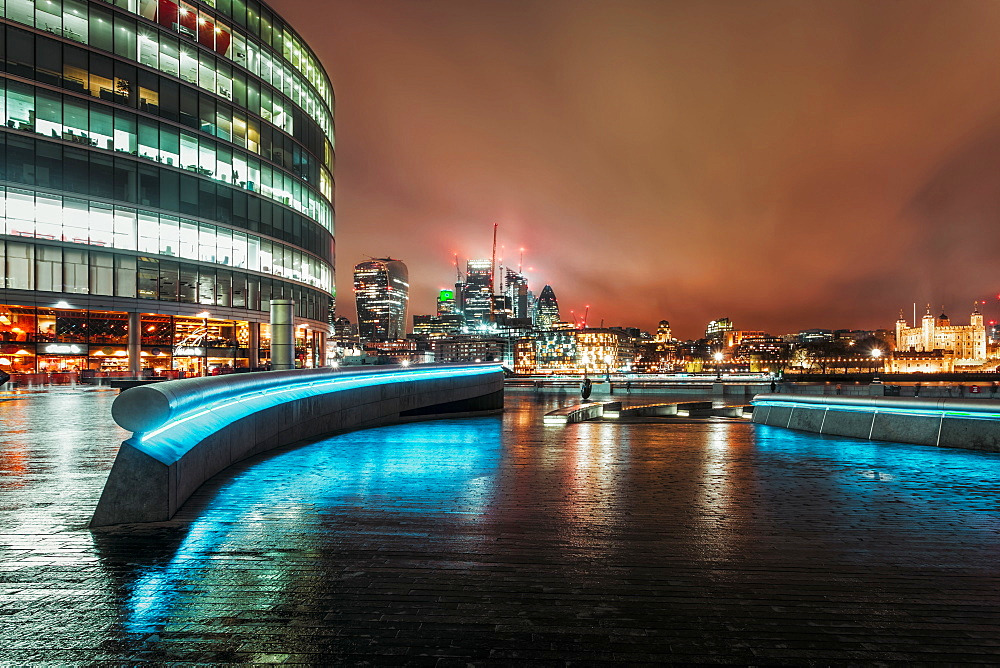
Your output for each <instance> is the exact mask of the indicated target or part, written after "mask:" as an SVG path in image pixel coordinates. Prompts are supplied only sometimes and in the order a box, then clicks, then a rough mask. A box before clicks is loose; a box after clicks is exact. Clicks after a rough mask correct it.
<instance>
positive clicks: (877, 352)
mask: <svg viewBox="0 0 1000 668" xmlns="http://www.w3.org/2000/svg"><path fill="white" fill-rule="evenodd" d="M880 359H882V349H881V348H872V362H873V367H872V370H873V372H874V373H875V378H874V379H873V380H878V361H879V360H880Z"/></svg>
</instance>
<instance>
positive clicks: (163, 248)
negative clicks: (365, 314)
mask: <svg viewBox="0 0 1000 668" xmlns="http://www.w3.org/2000/svg"><path fill="white" fill-rule="evenodd" d="M0 12H2V15H3V16H2V24H0V55H2V58H3V64H2V69H3V71H2V72H0V154H2V156H3V159H2V161H0V263H2V266H3V269H4V282H3V284H0V369H3V370H6V371H9V372H13V373H37V372H43V371H49V372H52V371H60V370H67V371H68V370H85V369H87V370H90V371H122V372H127V371H131V372H137V371H138V370H139V369H140V368H157V369H163V370H166V369H172V370H175V371H186V372H188V373H190V374H199V373H206V372H208V370H209V369H212V368H215V367H223V368H225V367H241V366H256V365H257V364H258V363H261V362H263V361H264V360H265V359H266V357H267V351H268V341H269V338H268V327H267V325H266V323H267V322H268V319H269V316H268V311H269V304H270V300H272V299H294V300H295V303H296V306H295V309H296V324H297V329H296V337H297V348H298V357H299V361H300V364H301V365H302V366H313V365H316V364H319V363H321V362H320V360H321V359H322V357H321V355H322V351H323V348H324V342H325V337H326V334H327V333H328V331H329V324H328V314H329V311H330V303H331V299H332V298H333V294H334V283H333V281H334V277H333V267H334V210H333V176H332V174H333V163H334V134H333V128H334V125H333V108H334V98H333V89H332V87H331V85H330V81H329V79H328V78H327V76H326V73H325V72H324V70H323V68H322V67H321V66H320V64H319V61H318V59H317V58H316V56H315V55H314V54H313V53H312V52H311V51H310V50H309V48H308V46H306V44H305V43H304V42H303V40H302V39H301V38H300V37H299V36H298V35H297V34H296V33H295V32H294V31H293V30H292V29H291V28H290V27H289V26H288V25H287V24H286V23H285V22H284V21H283V20H282V19H281V17H279V16H278V15H277V14H275V13H274V12H273V11H272V10H271V9H270V8H269V7H267V6H266V5H264V4H263V3H261V2H258V1H256V0H203V1H201V2H176V1H174V0H116V1H115V2H101V1H91V2H85V1H83V0H36V1H31V0H6V2H0Z"/></svg>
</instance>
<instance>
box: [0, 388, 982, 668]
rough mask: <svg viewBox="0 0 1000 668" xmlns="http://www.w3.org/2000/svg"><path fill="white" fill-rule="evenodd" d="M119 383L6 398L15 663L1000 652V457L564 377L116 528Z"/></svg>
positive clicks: (0, 636) (283, 456) (1, 566)
mask: <svg viewBox="0 0 1000 668" xmlns="http://www.w3.org/2000/svg"><path fill="white" fill-rule="evenodd" d="M114 396H115V395H114V393H113V392H108V391H103V390H87V389H79V390H76V389H74V390H70V389H67V390H57V391H53V392H49V393H41V394H34V395H31V396H30V397H28V398H18V399H17V400H13V401H6V402H0V416H2V418H3V426H4V430H3V434H2V436H0V571H2V576H3V579H2V580H0V615H2V618H3V620H4V624H3V625H2V627H0V660H3V661H5V662H16V663H36V662H42V661H47V662H54V663H61V662H90V661H109V662H120V663H139V662H166V661H194V662H309V663H357V662H366V661H367V662H372V663H377V664H385V663H418V664H426V663H435V662H436V663H441V664H443V665H447V664H451V663H466V662H469V661H471V662H489V661H505V662H508V663H525V662H530V661H544V662H553V663H562V662H567V661H583V662H596V661H622V662H684V663H692V662H713V663H714V662H735V663H756V664H759V663H767V664H795V665H801V664H804V663H820V664H826V663H891V662H896V661H899V662H933V663H943V662H961V661H965V662H981V663H994V664H995V663H996V662H997V661H998V659H1000V640H998V639H1000V593H998V592H1000V590H998V588H997V584H998V575H1000V566H998V565H997V560H996V555H997V553H998V549H1000V509H998V507H997V498H998V495H997V492H998V491H1000V466H998V463H1000V460H998V459H997V457H996V455H990V454H987V453H980V452H975V451H965V450H947V449H935V448H927V447H921V446H911V445H898V444H889V443H870V442H866V441H854V440H849V439H837V438H826V437H818V436H816V435H814V434H805V433H798V432H792V431H787V430H781V429H776V428H770V427H765V426H760V425H752V424H748V423H736V422H731V421H724V420H718V419H716V420H707V421H705V422H702V423H699V424H676V425H659V424H653V425H647V424H634V425H616V424H613V423H582V424H576V425H569V426H543V424H542V420H541V417H542V415H543V414H544V413H545V412H546V411H548V410H551V409H552V408H554V407H556V405H557V404H556V402H557V401H558V399H557V398H556V397H555V395H546V396H543V397H535V396H532V395H531V394H530V393H520V394H517V393H510V394H509V395H508V399H507V403H508V412H507V413H506V414H505V415H504V416H503V417H502V418H500V417H497V418H476V419H467V420H444V421H438V422H426V423H417V424H408V425H402V426H393V427H385V428H381V429H374V430H369V431H361V432H355V433H350V434H343V435H339V436H336V437H332V438H329V439H327V440H324V441H322V442H318V443H314V444H311V445H307V446H304V447H301V448H297V449H289V450H286V451H283V452H281V453H279V454H276V455H274V456H272V457H270V458H267V459H264V460H261V461H257V462H253V463H252V464H248V465H245V466H242V467H240V468H239V469H238V470H236V471H233V472H231V473H230V474H228V475H226V476H224V477H220V478H219V479H217V480H215V481H213V482H212V483H210V484H209V485H208V486H206V488H204V489H203V490H201V491H200V492H199V493H198V494H197V495H196V497H194V498H193V499H192V501H191V503H189V504H188V505H187V506H186V507H185V508H184V509H182V511H181V513H180V514H179V515H178V517H177V518H175V519H174V520H173V521H171V522H169V523H164V524H157V525H147V526H141V527H131V528H127V529H119V530H102V531H99V532H94V533H91V532H90V531H89V530H87V529H86V522H87V520H88V519H89V515H90V513H91V512H92V511H93V508H94V505H95V504H96V502H97V497H98V496H99V494H100V490H101V487H102V485H103V482H104V479H105V477H106V475H107V470H108V469H109V468H110V464H111V462H112V460H113V457H114V452H115V449H116V448H117V443H118V441H119V440H120V439H121V438H122V437H123V435H124V434H123V433H122V432H121V431H120V430H119V429H118V428H117V427H115V426H114V425H113V424H112V423H110V420H109V419H108V418H107V416H108V415H109V413H110V403H111V401H112V400H113V398H114ZM0 398H3V397H0ZM567 400H568V401H572V400H574V398H573V397H568V398H564V399H563V401H564V402H566V401H567ZM677 400H679V399H676V398H667V399H664V401H677ZM642 401H643V402H644V403H649V397H643V398H642ZM636 403H638V401H636ZM136 493H137V494H141V493H142V491H141V490H137V491H136Z"/></svg>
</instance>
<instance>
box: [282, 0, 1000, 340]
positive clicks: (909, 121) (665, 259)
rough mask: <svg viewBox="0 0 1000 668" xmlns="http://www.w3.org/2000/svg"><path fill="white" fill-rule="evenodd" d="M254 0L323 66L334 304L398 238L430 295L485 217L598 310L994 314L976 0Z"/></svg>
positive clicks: (986, 23)
mask: <svg viewBox="0 0 1000 668" xmlns="http://www.w3.org/2000/svg"><path fill="white" fill-rule="evenodd" d="M274 5H275V7H276V8H277V9H278V10H279V11H280V12H281V13H282V14H283V15H284V16H285V17H286V18H288V19H289V21H290V22H291V23H292V25H293V26H294V27H295V28H296V29H297V30H298V31H299V32H300V33H301V34H302V35H303V36H304V38H305V39H306V41H307V42H309V43H310V44H311V45H312V46H313V48H314V49H315V50H316V51H317V53H318V55H319V56H320V58H321V59H322V61H323V63H324V65H325V67H326V69H327V70H328V72H329V74H330V76H331V78H332V80H333V83H334V86H335V88H336V92H337V98H338V109H337V130H338V142H337V152H338V156H337V158H338V159H337V173H336V179H337V181H338V195H337V213H338V223H339V225H338V229H337V239H338V246H339V250H340V257H339V267H338V272H337V275H338V279H339V280H338V284H339V286H340V289H339V299H338V310H339V312H341V313H344V314H346V315H348V317H351V319H352V320H353V319H354V313H353V302H354V299H353V294H352V291H351V287H350V286H351V280H350V278H351V269H352V268H353V266H354V264H356V263H357V262H359V261H361V260H363V259H364V258H365V257H368V256H386V255H391V256H393V257H398V258H400V259H402V260H403V261H404V262H405V263H406V264H407V266H408V267H409V270H410V276H411V309H410V313H411V314H415V313H432V312H433V309H434V296H435V294H436V292H437V290H438V289H440V288H442V287H447V286H449V285H450V284H452V283H453V282H454V267H453V266H452V261H453V255H454V253H458V254H459V256H460V258H463V260H464V258H480V257H489V254H490V243H491V240H492V236H491V235H492V225H493V223H499V225H500V242H501V243H502V244H503V245H504V246H505V247H506V256H507V258H508V259H510V258H512V257H514V258H516V255H517V249H518V248H521V247H524V248H525V249H526V251H525V264H526V265H528V266H532V267H534V268H535V271H533V272H529V274H528V276H529V280H530V282H531V288H532V289H533V290H534V291H535V292H536V294H537V293H538V292H539V291H540V290H541V288H542V286H543V285H545V284H546V283H548V284H551V285H552V286H553V288H554V289H555V291H556V294H557V295H558V297H559V302H560V306H561V307H562V308H563V309H565V310H566V311H569V310H570V309H574V310H577V311H580V310H582V309H583V308H584V305H586V304H590V306H591V311H590V313H591V316H590V321H591V322H592V323H597V322H600V320H602V319H603V320H604V321H605V323H606V324H607V325H631V326H639V327H641V328H643V329H646V330H651V329H654V328H655V325H656V323H657V322H658V321H659V320H661V319H666V320H669V321H670V322H671V324H672V325H673V327H674V329H675V331H676V332H677V334H678V336H680V337H681V338H693V337H696V336H698V335H699V332H700V331H702V330H703V329H704V326H705V324H706V323H707V322H708V321H709V320H712V319H715V318H719V317H729V318H731V319H732V320H733V321H734V323H735V324H736V327H737V328H739V329H762V330H767V331H769V332H771V333H773V334H781V333H787V332H792V331H798V330H800V329H805V328H814V327H819V328H828V329H837V328H854V329H878V328H890V327H892V325H893V323H894V321H895V319H896V317H897V315H898V312H899V310H900V309H903V310H904V313H906V314H909V313H910V311H911V309H912V304H913V303H914V302H916V303H917V304H918V310H919V311H921V312H922V310H923V306H924V305H925V304H927V303H930V304H931V305H932V306H933V308H934V310H935V311H936V310H937V309H938V308H940V307H941V305H944V308H945V309H946V310H947V312H948V313H949V315H951V316H952V318H953V319H955V320H956V321H959V320H961V321H964V320H965V316H966V314H967V313H968V312H971V310H972V303H973V301H974V300H990V301H989V302H988V303H987V304H986V307H985V311H984V312H985V314H986V317H987V319H996V318H997V316H998V315H1000V305H998V303H997V301H996V299H995V297H996V293H997V286H996V284H995V283H994V282H993V280H992V277H991V276H990V275H989V272H987V271H986V268H987V267H988V266H989V264H987V263H988V262H990V261H991V260H992V258H994V257H995V256H996V255H997V251H998V250H1000V237H997V236H996V235H990V234H989V231H990V229H991V227H992V225H993V223H994V220H995V218H996V217H997V214H996V212H997V211H998V210H1000V151H998V150H997V149H998V148H1000V89H998V87H997V86H996V85H995V81H996V80H997V78H998V75H1000V48H998V47H997V45H996V41H995V35H997V34H1000V7H998V6H996V5H990V4H984V3H976V2H954V3H948V4H947V5H942V4H939V3H931V2H910V3H905V4H890V3H867V2H860V1H853V2H851V1H847V2H838V3H826V4H823V3H793V2H748V3H739V4H731V3H730V4H725V5H721V4H706V3H681V2H618V1H616V2H590V3H586V4H579V3H569V2H564V1H561V0H553V1H551V2H545V3H537V2H508V3H502V4H501V3H468V2H457V1H436V2H424V3H411V2H401V1H398V0H386V1H385V2H379V3H358V2H353V1H347V0H334V1H332V2H327V3H323V4H322V5H317V4H316V3H306V2H303V1H301V0H282V1H278V0H275V2H274ZM907 317H910V316H909V315H907Z"/></svg>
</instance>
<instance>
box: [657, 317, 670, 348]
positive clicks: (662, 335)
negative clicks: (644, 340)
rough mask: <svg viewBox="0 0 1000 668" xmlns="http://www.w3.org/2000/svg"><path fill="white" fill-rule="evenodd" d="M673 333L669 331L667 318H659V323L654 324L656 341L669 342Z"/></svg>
mask: <svg viewBox="0 0 1000 668" xmlns="http://www.w3.org/2000/svg"><path fill="white" fill-rule="evenodd" d="M673 338H674V337H673V333H672V332H671V331H670V322H669V321H668V320H661V321H660V324H659V325H657V326H656V339H655V341H656V342H657V343H670V342H671V341H673Z"/></svg>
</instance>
